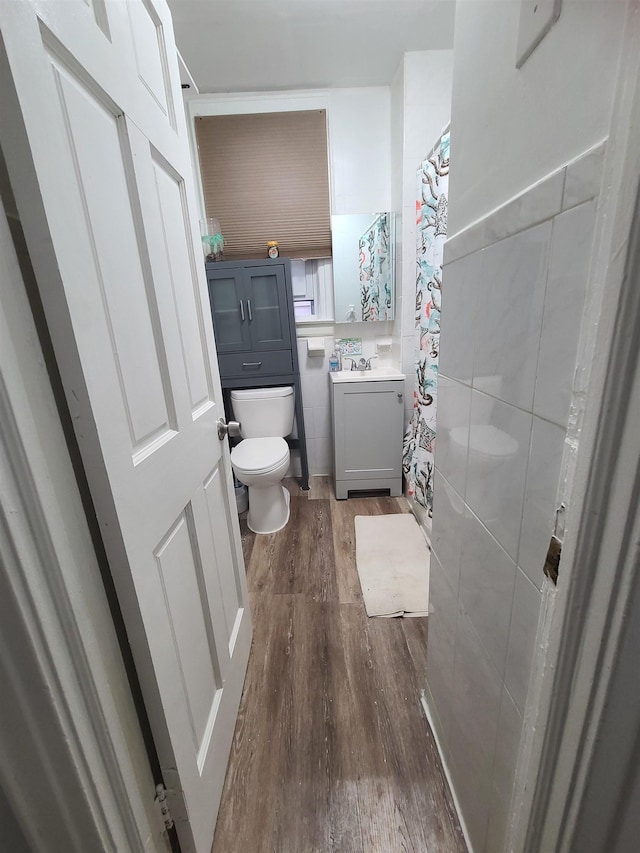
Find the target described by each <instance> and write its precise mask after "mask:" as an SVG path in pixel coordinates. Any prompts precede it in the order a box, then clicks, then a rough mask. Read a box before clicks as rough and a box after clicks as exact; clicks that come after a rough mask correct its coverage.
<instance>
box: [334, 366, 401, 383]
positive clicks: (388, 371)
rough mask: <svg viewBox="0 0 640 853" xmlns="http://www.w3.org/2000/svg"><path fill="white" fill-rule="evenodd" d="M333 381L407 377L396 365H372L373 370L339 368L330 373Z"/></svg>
mask: <svg viewBox="0 0 640 853" xmlns="http://www.w3.org/2000/svg"><path fill="white" fill-rule="evenodd" d="M329 376H330V378H331V381H332V382H388V381H390V380H394V379H405V378H406V377H405V374H404V373H401V372H400V371H399V370H396V369H395V367H372V368H371V370H337V371H336V372H335V373H329Z"/></svg>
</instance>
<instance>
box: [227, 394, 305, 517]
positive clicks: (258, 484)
mask: <svg viewBox="0 0 640 853" xmlns="http://www.w3.org/2000/svg"><path fill="white" fill-rule="evenodd" d="M231 405H232V407H233V415H234V417H235V418H236V420H238V421H240V432H241V435H242V439H243V440H242V441H241V442H240V444H237V445H236V446H235V447H234V448H233V450H232V451H231V464H232V465H233V470H234V472H235V475H236V477H237V478H238V480H240V482H241V483H244V484H245V486H248V487H249V517H248V518H247V524H248V526H249V530H253V532H254V533H275V532H276V530H281V529H282V528H283V527H284V526H285V524H286V523H287V521H289V492H288V491H287V490H286V489H285V488H284V486H283V485H282V484H281V480H282V478H283V477H284V475H285V474H286V473H287V468H288V467H289V446H288V444H287V442H286V441H285V440H284V436H286V435H289V434H290V432H291V430H292V429H293V413H294V406H293V388H291V387H290V386H287V387H285V388H244V389H241V390H237V391H232V392H231Z"/></svg>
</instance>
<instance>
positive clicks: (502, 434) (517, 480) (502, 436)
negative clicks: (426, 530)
mask: <svg viewBox="0 0 640 853" xmlns="http://www.w3.org/2000/svg"><path fill="white" fill-rule="evenodd" d="M460 387H466V386H460ZM459 393H461V394H462V393H463V392H462V391H460V392H459ZM445 405H446V404H445ZM445 414H446V408H445ZM531 421H532V416H531V415H530V414H529V413H528V412H524V411H522V409H517V408H516V407H515V406H510V405H509V404H508V403H503V402H502V401H501V400H496V399H495V398H494V397H489V396H488V395H487V394H481V393H480V392H479V391H472V392H471V425H470V427H469V448H470V453H469V455H470V457H471V458H470V459H469V461H468V463H467V472H468V474H467V488H466V493H465V499H466V502H467V504H468V505H469V506H470V507H471V509H472V510H473V512H474V513H475V514H476V515H477V516H478V518H479V519H480V520H481V521H482V522H483V524H484V525H485V526H486V527H487V528H488V529H489V530H490V531H491V533H493V535H494V536H495V537H496V539H497V540H498V541H499V542H500V543H501V544H502V546H503V547H504V549H505V551H507V553H508V554H510V555H511V557H512V559H514V560H515V559H516V557H517V555H518V543H519V540H520V524H521V521H522V504H523V501H524V486H525V479H526V474H527V462H528V458H529V442H530V439H531ZM439 426H440V425H439V424H438V433H439V432H440V429H439ZM438 438H439V436H438ZM437 452H438V450H436V453H437ZM445 461H447V460H445ZM436 464H439V463H438V461H437V459H436ZM445 476H446V475H445Z"/></svg>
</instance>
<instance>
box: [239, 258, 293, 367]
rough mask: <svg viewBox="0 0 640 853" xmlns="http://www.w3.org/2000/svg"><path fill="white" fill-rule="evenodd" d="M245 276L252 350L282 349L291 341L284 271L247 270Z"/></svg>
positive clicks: (266, 268)
mask: <svg viewBox="0 0 640 853" xmlns="http://www.w3.org/2000/svg"><path fill="white" fill-rule="evenodd" d="M244 275H245V292H246V294H247V300H248V305H247V314H248V319H249V330H250V333H251V345H252V348H253V349H254V350H270V349H285V348H286V347H288V346H289V344H290V340H291V337H290V332H289V321H288V316H287V311H286V305H287V292H286V286H285V278H284V269H283V267H281V266H270V267H266V266H265V267H247V268H246V269H245V271H244Z"/></svg>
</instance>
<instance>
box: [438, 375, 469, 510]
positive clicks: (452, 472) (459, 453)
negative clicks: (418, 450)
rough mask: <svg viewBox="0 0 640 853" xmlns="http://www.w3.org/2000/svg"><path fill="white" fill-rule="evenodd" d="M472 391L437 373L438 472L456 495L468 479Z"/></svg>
mask: <svg viewBox="0 0 640 853" xmlns="http://www.w3.org/2000/svg"><path fill="white" fill-rule="evenodd" d="M470 410H471V388H468V387H467V386H465V385H461V384H460V383H459V382H455V381H454V380H453V379H449V378H448V377H447V376H443V375H442V374H440V376H439V377H438V427H437V431H438V435H437V442H438V444H437V448H436V459H437V466H438V470H439V471H440V473H441V474H442V476H443V477H444V478H445V479H446V480H448V482H449V483H450V484H451V485H452V486H453V488H454V489H455V490H456V491H457V492H458V494H459V495H464V492H465V483H466V479H467V448H466V445H467V443H468V436H469V412H470Z"/></svg>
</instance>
